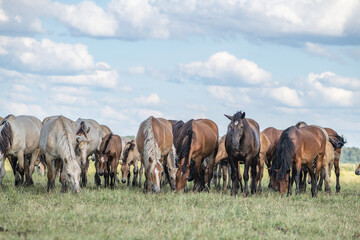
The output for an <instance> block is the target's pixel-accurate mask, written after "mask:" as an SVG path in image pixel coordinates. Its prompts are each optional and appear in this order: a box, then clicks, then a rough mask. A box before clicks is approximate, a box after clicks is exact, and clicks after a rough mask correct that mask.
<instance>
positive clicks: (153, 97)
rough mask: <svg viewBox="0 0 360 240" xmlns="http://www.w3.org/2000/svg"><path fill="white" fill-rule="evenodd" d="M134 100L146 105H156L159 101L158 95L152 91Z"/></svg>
mask: <svg viewBox="0 0 360 240" xmlns="http://www.w3.org/2000/svg"><path fill="white" fill-rule="evenodd" d="M135 102H136V103H137V104H138V105H143V106H148V105H158V104H159V103H160V97H159V95H157V93H152V94H150V95H149V96H148V97H146V96H140V97H138V98H136V99H135Z"/></svg>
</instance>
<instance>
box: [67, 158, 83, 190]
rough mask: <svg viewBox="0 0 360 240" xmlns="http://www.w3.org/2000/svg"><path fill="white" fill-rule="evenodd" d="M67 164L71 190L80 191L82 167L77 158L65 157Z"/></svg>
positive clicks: (68, 181)
mask: <svg viewBox="0 0 360 240" xmlns="http://www.w3.org/2000/svg"><path fill="white" fill-rule="evenodd" d="M65 164H66V181H67V183H68V185H69V186H70V188H71V190H72V191H74V192H75V193H79V192H80V191H81V189H80V173H81V169H80V166H79V164H78V163H77V162H76V161H75V160H67V159H65Z"/></svg>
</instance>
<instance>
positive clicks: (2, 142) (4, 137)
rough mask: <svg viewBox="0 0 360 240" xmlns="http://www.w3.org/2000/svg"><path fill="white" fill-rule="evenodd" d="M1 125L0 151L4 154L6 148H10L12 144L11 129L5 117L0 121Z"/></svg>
mask: <svg viewBox="0 0 360 240" xmlns="http://www.w3.org/2000/svg"><path fill="white" fill-rule="evenodd" d="M1 126H2V129H1V132H0V153H2V154H3V155H4V156H6V154H7V150H8V148H10V147H11V146H12V144H13V133H12V130H11V125H10V123H9V122H8V121H7V118H5V119H4V120H3V121H2V122H1Z"/></svg>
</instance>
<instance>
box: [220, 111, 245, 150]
mask: <svg viewBox="0 0 360 240" xmlns="http://www.w3.org/2000/svg"><path fill="white" fill-rule="evenodd" d="M224 115H225V117H227V118H228V119H229V120H230V121H231V122H230V123H229V125H228V130H227V134H226V136H227V138H228V139H229V140H230V142H231V147H232V148H234V149H238V148H239V146H240V140H241V138H242V137H243V135H244V128H245V122H246V120H245V112H241V111H240V112H237V113H235V114H234V116H229V115H226V114H224Z"/></svg>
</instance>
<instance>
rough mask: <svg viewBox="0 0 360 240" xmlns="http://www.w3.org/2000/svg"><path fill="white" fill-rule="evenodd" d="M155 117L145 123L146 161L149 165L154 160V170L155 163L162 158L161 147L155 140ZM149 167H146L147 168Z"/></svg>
mask: <svg viewBox="0 0 360 240" xmlns="http://www.w3.org/2000/svg"><path fill="white" fill-rule="evenodd" d="M152 119H153V117H152V116H151V117H149V118H148V119H146V120H145V121H144V136H145V140H144V159H145V162H147V163H148V161H149V159H150V158H151V159H152V160H153V164H152V166H151V170H152V168H154V167H155V163H156V162H157V161H158V160H159V159H160V158H161V153H160V149H159V145H158V143H157V141H156V139H155V135H154V130H153V126H152ZM147 167H148V166H146V168H147Z"/></svg>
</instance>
